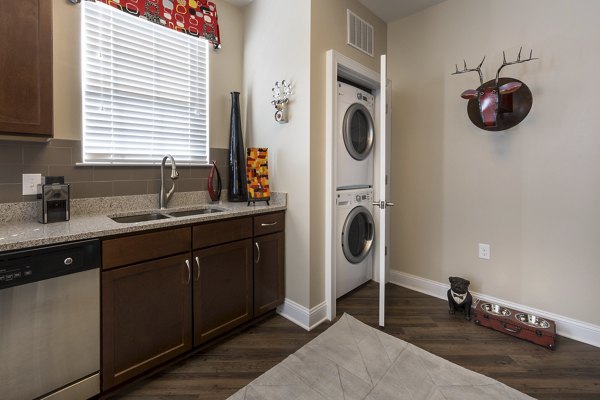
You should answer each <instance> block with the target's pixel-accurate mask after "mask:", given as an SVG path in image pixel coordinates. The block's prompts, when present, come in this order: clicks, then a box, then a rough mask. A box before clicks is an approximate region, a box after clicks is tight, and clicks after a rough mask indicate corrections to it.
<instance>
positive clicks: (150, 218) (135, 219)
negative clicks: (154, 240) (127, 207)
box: [111, 213, 171, 224]
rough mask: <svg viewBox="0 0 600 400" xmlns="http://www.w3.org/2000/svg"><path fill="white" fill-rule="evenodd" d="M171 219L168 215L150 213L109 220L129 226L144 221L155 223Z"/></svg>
mask: <svg viewBox="0 0 600 400" xmlns="http://www.w3.org/2000/svg"><path fill="white" fill-rule="evenodd" d="M167 218H171V216H170V215H165V214H159V213H151V214H140V215H129V216H126V217H112V218H111V219H112V220H113V221H115V222H118V223H120V224H130V223H134V222H145V221H157V220H159V219H167Z"/></svg>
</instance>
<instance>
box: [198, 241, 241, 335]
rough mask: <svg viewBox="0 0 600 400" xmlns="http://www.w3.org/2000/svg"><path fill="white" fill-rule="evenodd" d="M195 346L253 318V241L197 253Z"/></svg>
mask: <svg viewBox="0 0 600 400" xmlns="http://www.w3.org/2000/svg"><path fill="white" fill-rule="evenodd" d="M194 263H195V264H196V268H195V270H194V345H198V344H200V343H203V342H205V341H207V340H209V339H211V338H213V337H215V336H218V335H219V334H221V333H224V332H226V331H228V330H230V329H232V328H234V327H236V326H238V325H240V324H242V323H244V322H246V321H248V320H249V319H250V318H252V241H251V240H250V239H246V240H240V241H237V242H232V243H228V244H224V245H220V246H214V247H209V248H207V249H203V250H199V251H197V252H195V253H194Z"/></svg>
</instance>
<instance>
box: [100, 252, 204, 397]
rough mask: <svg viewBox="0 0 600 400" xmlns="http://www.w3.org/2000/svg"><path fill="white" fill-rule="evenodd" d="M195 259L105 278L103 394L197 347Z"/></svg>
mask: <svg viewBox="0 0 600 400" xmlns="http://www.w3.org/2000/svg"><path fill="white" fill-rule="evenodd" d="M191 281H192V271H191V259H190V254H189V253H187V254H183V255H177V256H172V257H166V258H162V259H158V260H155V261H149V262H145V263H142V264H135V265H132V266H129V267H124V268H118V269H113V270H110V271H107V272H103V273H102V318H103V322H102V356H103V357H102V389H103V390H106V389H109V388H111V387H113V386H115V385H117V384H119V383H122V382H125V381H127V380H128V379H130V378H132V377H134V376H136V375H138V374H140V373H141V372H144V371H146V370H148V369H150V368H153V367H155V366H157V365H159V364H161V363H163V362H164V361H167V360H169V359H171V358H173V357H175V356H176V355H179V354H181V353H183V352H185V351H187V350H189V349H191V348H192V340H191V339H192V307H191V298H192V289H191Z"/></svg>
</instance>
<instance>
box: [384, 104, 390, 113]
mask: <svg viewBox="0 0 600 400" xmlns="http://www.w3.org/2000/svg"><path fill="white" fill-rule="evenodd" d="M388 106H389V104H387V103H386V104H385V113H386V114H387V113H389V112H390V110H389V107H388Z"/></svg>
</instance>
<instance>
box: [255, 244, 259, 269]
mask: <svg viewBox="0 0 600 400" xmlns="http://www.w3.org/2000/svg"><path fill="white" fill-rule="evenodd" d="M254 246H256V252H257V257H256V263H257V264H258V262H259V261H260V246H259V245H258V242H254Z"/></svg>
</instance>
